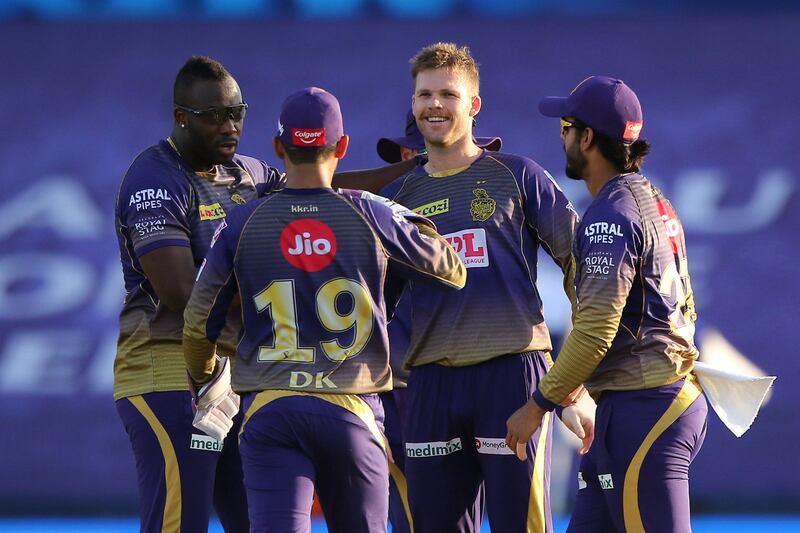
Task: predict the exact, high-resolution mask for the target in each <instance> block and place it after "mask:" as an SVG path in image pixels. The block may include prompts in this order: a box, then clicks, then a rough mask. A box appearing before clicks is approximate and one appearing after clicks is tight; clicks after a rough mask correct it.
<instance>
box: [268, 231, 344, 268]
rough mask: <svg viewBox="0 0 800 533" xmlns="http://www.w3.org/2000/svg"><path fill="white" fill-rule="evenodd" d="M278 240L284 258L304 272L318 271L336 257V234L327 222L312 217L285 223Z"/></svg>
mask: <svg viewBox="0 0 800 533" xmlns="http://www.w3.org/2000/svg"><path fill="white" fill-rule="evenodd" d="M280 242H281V252H283V257H284V259H286V261H288V262H289V264H290V265H292V266H294V267H296V268H299V269H300V270H303V271H305V272H318V271H320V270H322V269H323V268H325V267H326V266H328V265H330V264H331V261H333V258H334V257H336V235H334V234H333V230H332V229H331V228H330V227H328V225H327V224H325V223H324V222H321V221H319V220H315V219H313V218H302V219H300V220H295V221H294V222H290V223H289V224H287V225H286V227H285V228H283V231H282V232H281V241H280Z"/></svg>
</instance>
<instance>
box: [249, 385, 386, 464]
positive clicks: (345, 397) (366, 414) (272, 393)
mask: <svg viewBox="0 0 800 533" xmlns="http://www.w3.org/2000/svg"><path fill="white" fill-rule="evenodd" d="M287 396H311V397H314V398H319V399H320V400H324V401H326V402H328V403H332V404H333V405H338V406H339V407H341V408H342V409H346V410H347V411H350V412H351V413H353V414H354V415H356V416H357V417H358V418H360V419H361V421H362V422H364V425H366V426H367V429H369V431H370V433H372V435H373V436H374V437H375V439H376V440H377V441H378V444H380V445H381V448H383V449H384V450H386V446H387V445H386V439H385V438H384V437H383V432H381V430H380V428H379V427H378V423H377V422H376V421H375V413H373V412H372V408H371V407H370V406H369V405H367V402H365V401H364V400H362V399H361V398H360V397H359V396H358V395H356V394H326V393H314V392H301V391H288V390H265V391H261V392H259V393H258V394H257V395H256V397H255V399H253V403H252V404H250V408H249V409H248V410H247V412H246V413H245V415H244V421H243V422H242V429H241V431H240V432H239V434H240V435H241V434H242V433H243V432H244V427H245V425H246V424H247V421H248V420H250V417H251V416H253V415H254V414H255V413H256V412H257V411H258V410H259V409H261V408H262V407H264V406H265V405H267V404H268V403H270V402H273V401H275V400H277V399H279V398H286V397H287Z"/></svg>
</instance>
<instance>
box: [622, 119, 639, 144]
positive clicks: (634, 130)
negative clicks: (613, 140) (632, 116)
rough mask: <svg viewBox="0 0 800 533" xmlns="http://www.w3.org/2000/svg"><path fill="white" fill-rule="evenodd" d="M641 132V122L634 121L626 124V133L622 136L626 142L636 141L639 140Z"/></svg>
mask: <svg viewBox="0 0 800 533" xmlns="http://www.w3.org/2000/svg"><path fill="white" fill-rule="evenodd" d="M641 131H642V123H641V122H633V121H632V120H629V121H627V122H626V123H625V133H623V134H622V138H623V139H625V140H626V141H635V140H636V139H638V138H639V132H641Z"/></svg>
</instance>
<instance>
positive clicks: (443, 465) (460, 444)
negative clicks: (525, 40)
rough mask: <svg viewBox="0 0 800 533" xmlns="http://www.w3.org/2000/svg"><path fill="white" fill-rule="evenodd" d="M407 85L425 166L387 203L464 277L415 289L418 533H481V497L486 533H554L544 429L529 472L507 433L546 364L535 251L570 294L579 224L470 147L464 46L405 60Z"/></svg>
mask: <svg viewBox="0 0 800 533" xmlns="http://www.w3.org/2000/svg"><path fill="white" fill-rule="evenodd" d="M411 74H412V77H413V79H414V84H415V85H414V87H415V88H414V94H413V97H412V110H413V113H414V117H415V119H416V123H417V126H418V127H419V130H420V132H421V133H422V135H423V137H424V138H425V146H426V149H427V156H428V160H427V163H426V164H425V165H424V166H418V167H416V168H415V169H414V170H412V171H411V172H410V173H408V174H406V175H405V176H402V177H401V178H399V179H398V180H396V181H395V182H394V183H392V184H390V185H389V186H388V187H387V188H386V189H385V191H386V196H388V197H389V198H392V199H394V200H395V201H397V202H399V203H402V204H403V205H407V206H408V207H409V208H410V209H412V210H414V211H416V212H418V213H426V214H427V215H426V216H428V217H430V218H431V219H432V220H433V221H434V222H435V223H436V225H437V227H438V228H439V231H440V232H441V233H442V234H443V235H444V236H445V237H446V238H447V240H448V241H449V242H450V243H451V244H452V245H453V247H454V248H455V249H456V251H457V252H458V253H459V256H460V257H461V258H462V260H463V261H464V264H465V265H466V267H467V269H468V270H469V277H468V280H467V285H466V287H465V288H464V289H463V290H462V291H458V292H447V291H444V290H442V289H439V288H428V287H425V288H423V287H421V286H418V285H416V284H412V285H410V286H409V288H408V293H407V295H408V296H409V297H410V299H411V303H412V306H413V312H412V326H411V340H410V346H409V349H408V355H407V358H406V365H407V366H408V367H410V369H411V374H410V377H409V384H408V391H409V408H408V419H407V423H406V427H405V435H404V436H405V440H406V464H405V468H406V476H407V479H408V493H409V501H410V505H411V512H412V516H413V519H414V529H415V531H416V532H418V533H419V532H422V533H426V532H431V533H434V532H435V533H448V532H453V531H477V530H479V529H480V516H478V517H477V520H476V519H475V518H476V517H474V516H473V514H472V512H471V510H472V509H473V508H474V503H475V501H476V499H477V497H478V494H479V491H480V487H481V485H482V484H485V491H486V492H485V494H486V505H487V511H488V517H489V522H490V525H491V527H492V530H494V531H503V532H508V533H514V532H528V531H530V532H543V531H551V530H552V519H551V516H550V506H549V495H548V488H549V465H550V460H549V458H550V449H549V448H550V443H551V441H552V424H551V420H550V417H549V415H548V417H547V420H546V422H545V423H544V424H543V425H542V427H541V428H540V429H539V430H538V431H537V432H536V433H535V434H534V435H533V436H530V435H529V438H528V439H526V440H525V442H524V443H523V446H522V448H523V449H524V450H523V451H522V452H521V455H522V454H524V455H526V461H525V462H520V461H518V460H517V459H516V458H515V451H516V450H515V449H514V448H508V447H506V444H505V434H506V428H505V421H506V419H507V418H508V416H509V415H510V414H511V413H513V412H514V411H515V410H516V409H517V408H518V407H519V406H521V405H523V404H525V402H526V401H527V400H528V399H529V398H530V396H531V394H532V393H533V391H534V390H535V389H536V385H537V383H538V381H539V380H540V379H541V378H542V377H543V376H544V374H545V372H546V371H547V369H548V368H549V366H550V364H551V359H550V356H549V352H550V350H551V342H550V335H549V332H548V330H547V326H546V325H545V322H544V317H543V314H542V304H541V299H540V297H539V292H538V290H537V287H536V260H537V251H538V249H539V247H540V246H543V247H544V248H545V250H547V252H548V253H549V254H550V255H551V256H552V257H553V259H554V261H555V262H556V263H557V264H558V265H559V267H561V269H562V270H563V272H564V287H565V290H566V291H567V293H568V295H569V294H571V293H572V279H573V275H574V263H573V261H572V243H573V236H574V232H575V227H576V225H577V222H578V217H577V214H576V213H575V210H574V209H573V207H572V205H571V204H570V203H569V201H568V200H567V198H566V197H565V196H564V195H563V194H562V192H561V190H560V189H559V188H558V187H557V186H556V184H555V183H554V181H553V180H552V179H551V177H550V176H549V174H547V172H546V171H545V170H544V169H543V168H542V167H540V166H539V165H538V164H536V163H535V162H534V161H532V160H530V159H527V158H524V157H519V156H515V155H510V154H504V153H491V152H487V151H485V150H483V149H481V148H480V147H478V146H477V145H476V143H475V140H474V139H473V136H472V124H473V119H474V117H475V115H477V114H478V112H479V111H480V108H481V97H480V95H479V73H478V66H477V63H476V62H475V60H474V59H473V58H472V56H471V55H470V53H469V50H468V49H467V48H466V47H463V48H459V47H457V46H456V45H454V44H452V43H436V44H434V45H431V46H428V47H426V48H424V49H422V50H421V51H420V52H419V53H418V54H417V55H416V56H415V57H414V58H413V59H412V60H411ZM567 411H569V413H568V415H567V418H568V420H569V421H570V422H571V423H572V426H571V427H572V428H573V430H575V431H576V432H577V433H578V434H579V435H580V436H582V437H584V438H585V439H587V441H588V439H590V438H591V435H590V434H587V432H586V430H588V429H590V426H591V424H590V422H589V421H587V420H586V419H585V418H584V417H582V416H578V414H577V413H576V408H574V407H573V408H570V409H569V410H567ZM565 412H566V411H565ZM584 427H585V428H586V429H584ZM586 445H588V442H587V444H585V447H586Z"/></svg>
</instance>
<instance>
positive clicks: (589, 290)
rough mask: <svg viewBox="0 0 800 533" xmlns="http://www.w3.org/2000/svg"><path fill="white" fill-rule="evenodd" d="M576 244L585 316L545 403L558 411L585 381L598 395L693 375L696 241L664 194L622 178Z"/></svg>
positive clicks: (551, 375) (550, 381) (600, 198)
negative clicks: (690, 252)
mask: <svg viewBox="0 0 800 533" xmlns="http://www.w3.org/2000/svg"><path fill="white" fill-rule="evenodd" d="M575 244H576V245H575V250H576V251H575V256H576V261H577V264H578V270H577V274H576V278H575V284H576V289H577V296H578V311H577V313H576V315H575V323H574V326H573V330H572V332H571V333H570V335H569V337H568V338H567V340H566V342H565V343H564V348H563V349H562V350H561V353H560V354H559V356H558V361H557V363H556V365H555V366H554V367H553V369H551V371H550V372H548V373H547V375H546V376H545V378H544V379H543V380H542V382H541V383H540V385H539V391H537V393H536V395H537V400H541V399H542V398H541V396H538V395H539V394H541V395H543V396H544V399H546V400H550V401H552V402H555V403H558V402H560V401H561V400H562V399H563V398H564V397H566V395H567V394H568V393H569V392H570V391H572V390H573V389H574V388H575V387H576V386H577V385H578V384H580V383H585V384H586V387H587V389H588V390H589V392H590V393H591V394H592V396H594V397H598V396H599V394H600V393H602V392H604V391H609V390H641V389H650V388H653V387H659V386H662V385H667V384H670V383H673V382H675V381H677V380H678V379H680V378H682V377H684V376H685V375H686V374H688V373H689V372H691V370H692V368H693V367H694V360H695V359H696V358H697V355H698V352H697V348H695V345H694V340H693V338H694V321H695V318H696V314H695V306H694V297H693V293H692V286H691V283H690V280H689V273H688V269H687V260H686V242H685V240H684V235H683V227H682V226H681V222H680V220H679V219H678V216H677V215H676V214H675V211H674V210H673V208H672V205H671V204H670V202H669V200H667V199H666V198H665V197H664V195H663V194H662V193H661V191H660V190H658V188H656V187H655V186H653V185H652V184H651V183H650V182H649V181H648V180H647V179H646V178H645V177H644V176H641V175H640V174H627V175H622V176H617V177H615V178H614V179H612V180H611V181H609V182H608V183H606V184H605V185H604V186H603V188H602V189H601V190H600V192H599V193H598V194H597V197H596V198H595V199H594V201H593V202H592V204H591V205H590V206H589V208H588V210H587V211H586V215H585V216H584V219H583V221H582V222H581V224H580V227H579V228H578V234H577V236H576V243H575ZM540 403H542V404H543V405H544V403H543V402H541V401H540Z"/></svg>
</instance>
